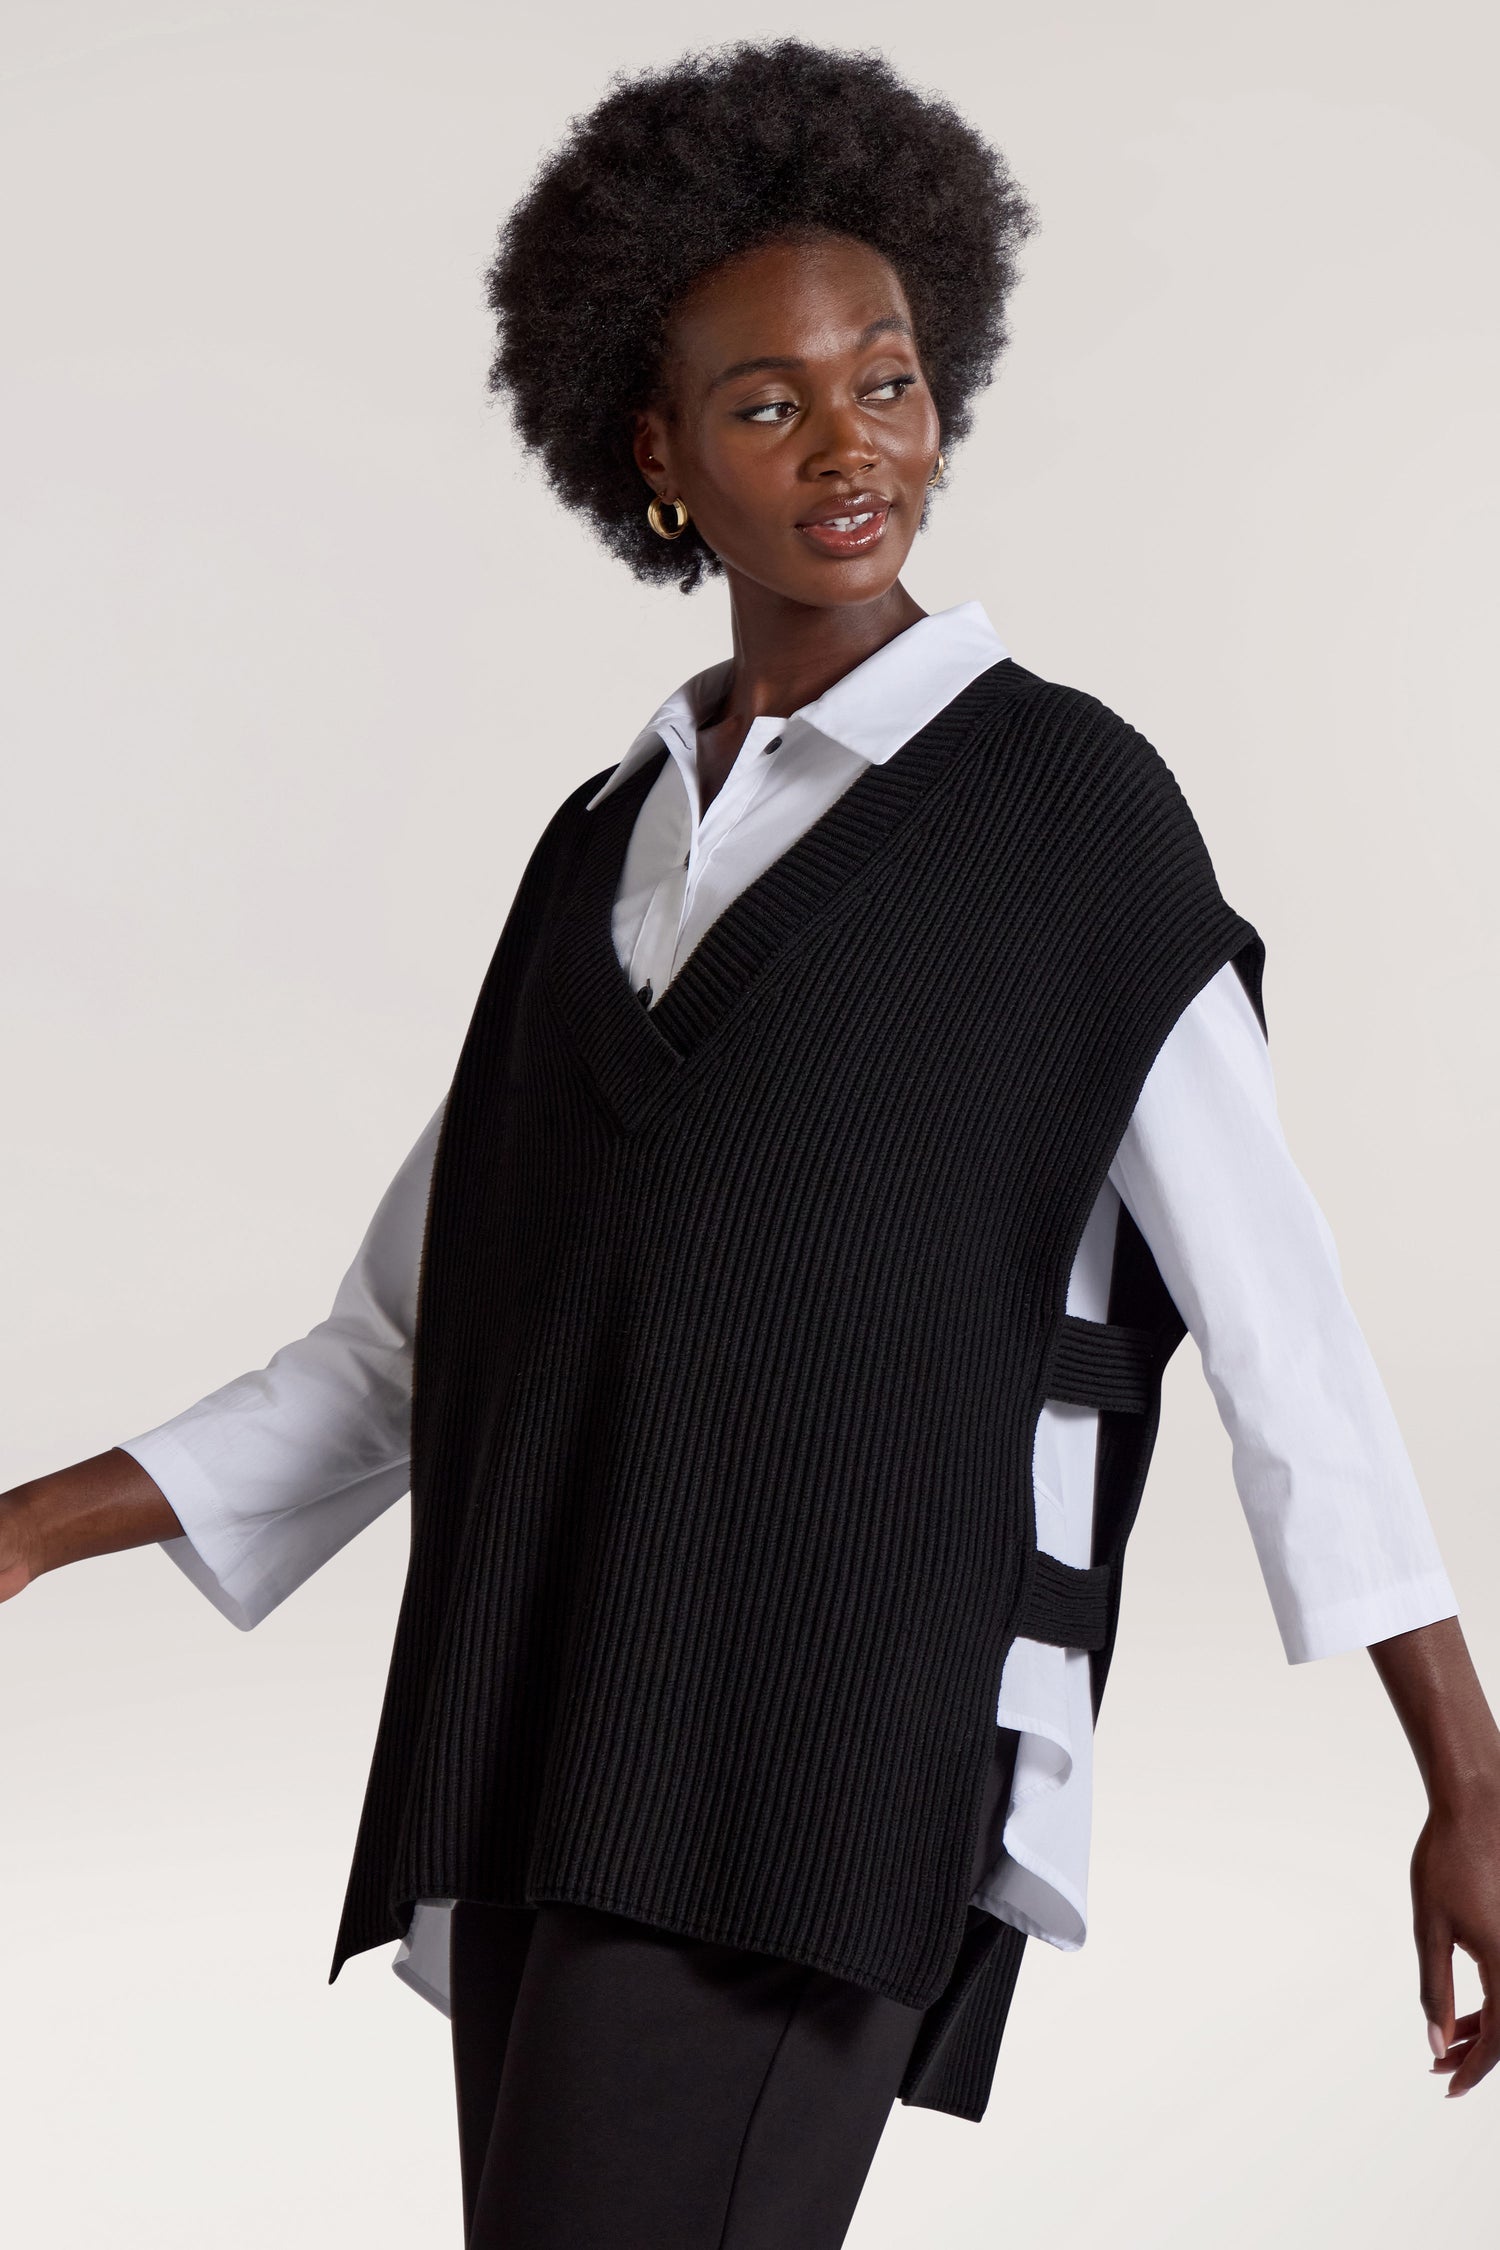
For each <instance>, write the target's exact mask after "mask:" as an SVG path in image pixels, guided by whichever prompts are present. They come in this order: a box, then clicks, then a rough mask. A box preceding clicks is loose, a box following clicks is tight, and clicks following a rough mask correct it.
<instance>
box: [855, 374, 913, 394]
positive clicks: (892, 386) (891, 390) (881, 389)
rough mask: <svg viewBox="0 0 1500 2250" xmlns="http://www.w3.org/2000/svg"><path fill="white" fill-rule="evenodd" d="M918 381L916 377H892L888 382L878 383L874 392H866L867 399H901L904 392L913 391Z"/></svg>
mask: <svg viewBox="0 0 1500 2250" xmlns="http://www.w3.org/2000/svg"><path fill="white" fill-rule="evenodd" d="M916 380H917V378H916V376H915V375H892V376H891V377H890V378H889V380H888V381H886V382H884V383H877V384H876V385H875V388H874V389H873V390H872V391H866V393H865V397H866V398H899V397H900V396H901V393H902V392H903V391H909V390H910V389H911V387H912V385H913V383H915V381H916Z"/></svg>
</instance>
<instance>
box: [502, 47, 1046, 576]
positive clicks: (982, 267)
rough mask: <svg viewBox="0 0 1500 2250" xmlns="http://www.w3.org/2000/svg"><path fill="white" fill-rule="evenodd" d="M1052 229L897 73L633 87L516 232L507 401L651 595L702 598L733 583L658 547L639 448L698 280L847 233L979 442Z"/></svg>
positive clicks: (821, 73)
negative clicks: (1019, 305)
mask: <svg viewBox="0 0 1500 2250" xmlns="http://www.w3.org/2000/svg"><path fill="white" fill-rule="evenodd" d="M1035 225H1036V217H1035V213H1034V212H1033V210H1032V209H1031V206H1030V205H1029V204H1028V203H1027V202H1026V200H1025V198H1024V197H1023V196H1022V194H1021V193H1020V191H1019V189H1018V188H1017V186H1016V184H1015V182H1014V181H1013V179H1012V178H1011V175H1010V173H1009V170H1008V168H1007V166H1006V164H1005V161H1004V158H1003V157H1002V156H1001V155H1000V153H999V151H998V150H996V149H994V148H992V147H990V145H989V144H988V143H987V142H986V141H985V140H983V139H982V138H981V136H980V135H979V134H978V133H977V132H976V131H975V130H974V128H973V127H972V126H971V125H969V124H967V123H966V122H965V121H964V119H963V118H962V117H960V116H959V115H958V113H957V111H956V110H954V109H953V108H952V107H951V105H950V104H949V103H948V102H946V101H944V100H942V99H941V98H939V97H937V96H934V95H931V94H924V93H919V92H917V91H916V90H915V89H914V88H912V87H910V86H908V85H906V84H905V83H904V82H903V81H902V80H901V79H900V78H898V77H897V75H896V73H895V72H894V71H893V70H892V69H891V67H890V65H889V64H888V63H887V62H886V61H885V60H884V58H883V57H881V56H879V55H876V54H862V53H844V52H841V51H837V50H833V49H829V48H824V47H815V46H810V45H808V44H807V43H806V42H804V41H802V40H798V39H778V40H775V41H772V42H767V43H753V42H749V41H739V42H736V43H735V44H734V45H732V46H728V47H723V48H718V49H715V50H713V51H711V52H709V53H706V54H691V55H687V56H685V57H683V58H682V59H681V60H680V61H678V62H676V63H673V64H672V65H670V66H669V67H668V68H665V69H661V70H651V71H646V72H644V73H641V74H639V75H637V76H634V77H630V78H624V77H620V76H617V77H616V78H615V79H614V80H613V81H612V83H611V88H610V91H609V92H608V93H607V94H606V95H605V97H604V98H603V100H601V101H600V102H599V103H598V105H597V106H596V107H595V108H594V109H592V110H591V111H590V112H589V113H588V115H587V116H585V117H581V118H575V119H573V120H572V122H571V125H570V128H569V131H568V133H567V135H566V137H565V138H564V140H563V141H562V142H561V143H560V145H559V146H558V147H557V148H556V149H554V150H553V151H552V152H551V154H550V155H548V156H547V157H545V158H544V159H543V161H542V163H541V165H540V167H539V168H538V170H537V172H536V174H535V175H534V177H533V178H532V180H531V182H530V185H529V186H528V188H527V190H526V193H525V194H524V195H523V197H522V199H521V201H520V202H519V203H518V204H517V205H516V207H515V209H514V210H513V211H512V212H511V214H510V216H509V218H508V219H507V221H506V223H505V225H504V227H503V228H502V230H501V234H500V240H499V246H498V249H497V251H496V255H495V259H494V263H493V264H492V265H491V267H490V268H489V271H488V273H487V275H486V283H487V294H488V299H489V303H490V305H491V307H492V308H493V310H494V312H495V314H496V317H497V325H498V332H499V334H498V345H497V349H496V352H495V357H494V360H493V362H492V364H491V367H490V375H489V381H490V388H491V390H492V391H494V392H496V393H498V394H502V395H504V396H505V397H506V399H507V401H508V403H509V406H510V410H511V414H512V417H513V420H514V422H515V425H516V428H517V431H518V433H519V435H520V437H521V439H522V441H523V443H524V444H525V446H526V447H527V449H528V450H529V451H531V452H533V453H535V454H537V455H539V456H540V459H541V462H542V465H543V467H544V470H545V472H546V475H547V479H548V482H549V483H550V485H551V487H552V489H553V491H554V492H555V493H556V494H557V496H558V498H559V499H560V500H561V501H562V502H563V504H564V505H565V506H567V507H569V508H573V509H576V510H577V511H578V512H579V513H580V514H581V515H583V516H585V517H586V518H587V519H588V521H589V522H590V523H591V524H592V526H593V528H594V530H595V531H596V532H597V533H598V535H599V537H600V538H601V539H602V540H603V542H604V544H605V546H606V547H608V548H609V549H610V551H611V552H612V553H613V554H616V555H618V556H619V557H620V559H621V560H622V561H623V562H626V563H628V564H629V565H630V567H631V569H632V570H633V571H634V572H635V573H636V575H637V576H638V577H641V578H645V579H649V580H654V581H658V582H661V581H667V580H671V579H676V580H677V582H678V584H679V585H680V586H681V587H682V589H683V591H684V592H685V593H686V592H690V591H691V590H692V588H693V587H695V586H696V585H697V584H698V583H699V582H700V580H701V579H702V578H703V577H704V575H705V574H709V573H712V572H715V571H717V570H718V569H719V568H720V567H721V566H720V564H719V560H718V557H717V556H716V555H715V554H714V553H713V551H712V549H711V548H709V547H708V546H707V545H706V543H705V542H704V541H703V539H702V538H701V537H700V535H699V533H698V530H697V527H696V526H695V525H689V527H688V530H687V532H686V533H685V534H684V535H683V536H682V537H681V538H679V539H677V540H674V541H671V542H668V541H666V540H662V539H659V538H657V537H656V535H655V534H654V533H653V532H652V530H651V529H650V526H649V525H648V523H647V521H646V501H647V498H648V497H649V496H648V494H647V492H646V490H645V486H644V483H643V480H642V477H641V473H640V470H639V468H638V467H637V466H636V463H635V460H634V457H633V455H632V451H631V439H632V423H631V417H632V414H633V413H634V412H635V411H636V410H638V409H641V408H644V407H646V406H648V405H649V404H651V403H653V401H654V400H655V399H656V398H657V396H658V394H659V388H660V369H661V364H662V357H663V350H664V341H665V334H666V328H667V323H668V321H669V318H670V316H671V313H672V310H673V308H674V306H675V305H676V304H677V303H678V302H679V301H680V300H681V298H682V297H683V296H684V295H685V294H686V293H687V291H688V290H689V289H690V288H691V286H692V285H693V284H694V283H695V282H696V281H697V280H699V278H700V277H701V276H702V275H704V274H706V273H707V272H709V271H710V270H711V269H712V268H713V267H715V266H718V265H721V264H722V263H723V262H724V261H725V260H726V259H729V258H733V257H737V256H739V255H741V254H743V253H744V252H745V251H747V250H751V249H754V248H755V247H757V246H758V245H759V244H761V243H764V242H768V241H771V240H773V239H775V238H776V237H777V236H784V235H787V234H807V233H821V232H832V233H836V234H844V235H852V236H855V237H857V238H858V239H859V240H860V241H862V242H865V243H868V244H869V245H870V246H871V247H872V248H873V249H875V250H877V251H878V252H879V253H880V255H881V256H882V257H884V258H885V259H886V260H887V261H888V262H889V264H890V265H891V266H892V267H893V268H894V270H895V272H896V273H897V274H898V275H899V277H900V279H901V282H902V285H903V287H904V288H905V291H906V295H907V300H908V302H909V303H910V305H911V308H912V315H913V319H914V321H915V324H916V332H917V344H918V349H919V350H920V352H921V355H922V361H923V366H924V368H925V370H926V374H927V379H928V382H929V384H930V386H931V390H932V394H933V399H934V402H935V404H936V406H937V410H938V417H939V421H940V425H941V428H942V432H943V444H944V446H945V447H951V446H952V445H953V444H955V443H956V441H957V440H958V439H960V438H961V437H962V436H963V435H964V433H965V431H966V430H967V428H968V426H969V421H970V417H971V413H972V405H973V399H974V395H975V393H976V392H977V391H978V390H979V389H981V388H982V386H983V385H985V384H986V383H988V382H989V380H990V377H991V374H992V372H993V368H994V363H995V360H996V358H997V357H998V355H999V353H1000V351H1001V350H1002V349H1003V347H1004V344H1005V341H1006V328H1005V303H1006V298H1007V296H1008V294H1009V292H1010V289H1011V286H1012V284H1013V282H1014V280H1015V278H1016V253H1017V251H1018V249H1019V246H1020V244H1021V243H1022V241H1023V240H1024V239H1025V237H1026V236H1027V235H1028V234H1029V233H1031V232H1032V230H1033V228H1034V227H1035Z"/></svg>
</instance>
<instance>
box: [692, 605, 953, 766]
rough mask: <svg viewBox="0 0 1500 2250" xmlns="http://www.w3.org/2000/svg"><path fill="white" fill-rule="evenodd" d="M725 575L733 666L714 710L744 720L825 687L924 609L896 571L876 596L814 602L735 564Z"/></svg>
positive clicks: (775, 712)
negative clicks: (790, 595)
mask: <svg viewBox="0 0 1500 2250" xmlns="http://www.w3.org/2000/svg"><path fill="white" fill-rule="evenodd" d="M728 576H729V605H730V615H731V621H732V624H733V629H734V671H733V673H732V675H731V677H730V682H729V690H728V693H727V695H726V696H725V699H724V703H723V706H722V708H721V710H720V711H719V712H718V713H716V714H715V716H716V718H717V719H718V720H719V721H720V722H721V723H722V722H724V721H726V720H727V721H730V722H731V723H736V722H737V723H738V724H739V725H740V726H741V727H742V728H743V727H748V726H749V724H750V721H751V720H752V719H759V718H764V717H766V716H767V715H772V716H775V717H778V718H779V717H781V716H783V715H784V714H787V713H789V712H792V711H797V710H800V709H801V707H802V705H803V704H804V703H811V702H813V701H815V700H816V698H817V697H818V696H820V695H825V694H826V693H827V691H828V690H829V688H831V687H832V686H833V685H834V683H835V681H837V680H841V679H842V678H843V677H844V674H845V673H846V672H852V671H853V670H854V667H855V665H856V664H863V662H864V660H865V658H866V657H867V656H873V655H874V654H875V651H876V650H877V649H878V648H884V646H885V644H886V642H887V641H893V640H894V639H895V638H896V635H897V634H898V633H904V632H905V631H906V628H907V626H908V625H915V624H916V622H917V620H918V619H919V618H921V617H925V616H926V614H927V612H926V611H925V610H924V609H923V608H922V607H921V606H920V604H919V603H917V602H914V601H913V600H912V597H911V595H910V594H909V593H908V592H907V591H906V588H905V587H904V586H903V585H902V584H901V582H900V580H899V579H897V581H896V583H895V584H894V585H892V586H890V587H888V588H887V589H886V591H885V593H883V594H880V595H878V596H877V597H876V599H875V600H874V601H871V602H855V603H841V604H835V605H833V606H831V607H829V608H827V609H814V608H812V607H810V606H809V605H808V604H806V603H804V602H795V601H789V600H788V599H787V598H786V596H785V595H783V594H777V593H773V592H772V591H771V589H770V588H769V587H766V586H759V585H756V584H755V583H754V582H753V580H750V579H747V578H741V577H740V576H739V575H738V574H737V573H736V572H734V571H730V572H729V573H728Z"/></svg>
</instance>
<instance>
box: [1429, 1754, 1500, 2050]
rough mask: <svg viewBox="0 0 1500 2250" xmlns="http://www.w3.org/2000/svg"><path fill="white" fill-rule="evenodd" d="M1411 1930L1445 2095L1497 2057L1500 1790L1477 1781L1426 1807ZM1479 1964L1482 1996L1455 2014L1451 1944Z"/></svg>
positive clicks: (1499, 2038)
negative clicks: (1448, 1800) (1452, 1798)
mask: <svg viewBox="0 0 1500 2250" xmlns="http://www.w3.org/2000/svg"><path fill="white" fill-rule="evenodd" d="M1411 1895H1412V1913H1413V1929H1414V1932H1415V1936H1416V1943H1417V1960H1418V1964H1419V1968H1420V1983H1421V1996H1422V2007H1423V2010H1424V2011H1425V2013H1426V2016H1427V2023H1428V2037H1429V2039H1430V2040H1431V2042H1432V2048H1433V2053H1434V2054H1435V2055H1436V2056H1437V2058H1438V2059H1437V2060H1436V2061H1435V2062H1434V2063H1433V2066H1432V2067H1433V2070H1434V2071H1435V2072H1439V2073H1441V2074H1443V2075H1445V2076H1446V2077H1447V2078H1448V2080H1449V2084H1448V2092H1449V2093H1450V2094H1466V2093H1467V2092H1468V2091H1469V2088H1470V2087H1471V2086H1477V2085H1478V2083H1479V2081H1480V2079H1481V2078H1483V2077H1484V2076H1485V2075H1486V2073H1487V2072H1489V2071H1491V2070H1493V2069H1494V2067H1495V2064H1496V2063H1497V2062H1500V1789H1497V1788H1496V1786H1495V1785H1494V1784H1491V1783H1480V1784H1476V1785H1475V1786H1474V1787H1473V1788H1472V1789H1470V1790H1468V1791H1466V1792H1464V1793H1463V1794H1462V1796H1461V1797H1460V1799H1459V1800H1458V1801H1457V1802H1456V1803H1454V1804H1452V1805H1448V1804H1443V1805H1442V1806H1434V1808H1433V1809H1432V1810H1431V1811H1430V1812H1429V1814H1428V1816H1427V1820H1426V1822H1425V1824H1424V1826H1423V1829H1422V1833H1421V1835H1420V1836H1419V1837H1418V1838H1417V1848H1416V1850H1415V1851H1414V1852H1413V1853H1412V1861H1411ZM1455 1946H1459V1947H1461V1949H1462V1950H1463V1951H1464V1952H1465V1953H1467V1954H1468V1955H1469V1956H1470V1958H1471V1959H1472V1960H1473V1961H1474V1962H1475V1964H1476V1965H1477V1967H1478V1970H1479V1983H1480V1988H1481V1990H1482V1992H1483V1995H1484V1998H1483V2002H1482V2004H1481V2006H1480V2007H1479V2008H1478V2009H1476V2010H1475V2012H1474V2013H1473V2014H1472V2015H1466V2016H1455V2015H1454V2012H1453V1948H1454V1947H1455Z"/></svg>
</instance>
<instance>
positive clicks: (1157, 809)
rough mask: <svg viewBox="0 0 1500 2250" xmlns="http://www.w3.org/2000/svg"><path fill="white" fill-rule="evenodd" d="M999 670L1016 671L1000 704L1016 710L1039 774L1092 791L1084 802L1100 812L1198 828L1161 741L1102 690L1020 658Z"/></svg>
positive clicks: (1019, 731)
mask: <svg viewBox="0 0 1500 2250" xmlns="http://www.w3.org/2000/svg"><path fill="white" fill-rule="evenodd" d="M997 672H1002V673H1003V674H1005V675H1008V676H1007V677H1005V678H1004V679H1003V680H1002V681H1001V683H1000V685H1001V703H1000V709H1001V710H1002V711H1004V710H1005V709H1006V708H1008V709H1009V711H1010V712H1011V713H1012V714H1013V720H1014V731H1015V734H1016V736H1017V737H1018V741H1017V747H1018V749H1020V751H1021V754H1022V757H1023V759H1024V761H1025V762H1026V764H1027V765H1028V766H1029V767H1030V768H1031V770H1032V771H1033V773H1034V774H1036V775H1037V777H1038V778H1041V776H1042V775H1043V774H1045V775H1047V776H1048V777H1049V778H1050V779H1051V781H1052V782H1053V784H1054V786H1056V787H1058V788H1061V789H1063V790H1065V791H1066V792H1067V793H1068V794H1069V796H1070V797H1071V796H1072V793H1073V792H1075V791H1078V790H1080V789H1082V790H1084V791H1086V797H1085V799H1084V803H1086V804H1088V805H1090V806H1091V807H1092V809H1093V811H1094V813H1095V815H1096V817H1098V818H1101V819H1126V818H1128V819H1129V821H1130V824H1131V825H1132V826H1133V825H1135V824H1136V822H1138V821H1139V822H1144V823H1146V824H1147V825H1148V826H1150V825H1154V824H1156V823H1159V822H1166V823H1167V824H1168V825H1170V826H1173V827H1176V828H1179V829H1181V830H1183V831H1184V832H1185V833H1191V834H1193V835H1196V834H1197V827H1196V823H1195V821H1194V819H1193V815H1192V812H1191V810H1190V808H1189V806H1188V802H1187V799H1186V797H1185V796H1184V794H1183V791H1182V788H1181V785H1180V784H1179V782H1178V779H1177V776H1176V774H1175V773H1174V772H1173V771H1172V768H1171V767H1170V765H1168V763H1167V761H1166V759H1165V758H1164V757H1163V756H1162V754H1161V752H1160V751H1159V750H1158V749H1157V747H1156V745H1155V743H1154V742H1152V741H1151V740H1150V739H1149V737H1148V736H1147V735H1145V734H1144V733H1143V732H1142V730H1141V729H1140V728H1139V727H1138V726H1136V725H1134V724H1133V722H1132V721H1131V720H1129V719H1127V718H1125V717H1124V716H1123V715H1122V714H1121V713H1120V712H1118V711H1116V710H1115V709H1113V707H1112V706H1111V705H1110V704H1108V703H1106V702H1105V701H1104V699H1103V697H1102V696H1098V695H1094V694H1091V693H1090V692H1089V690H1088V689H1087V688H1081V687H1075V686H1073V685H1072V684H1071V683H1070V682H1068V681H1065V680H1050V679H1046V678H1044V677H1043V676H1042V675H1041V674H1040V673H1037V672H1033V671H1030V670H1028V669H1027V667H1026V666H1025V665H1022V664H1018V663H1016V662H1015V660H1014V658H1011V659H1008V660H1007V663H1006V664H1005V666H1003V667H997ZM1008 731H1009V730H1008ZM1084 803H1080V805H1079V807H1078V810H1079V813H1080V815H1081V814H1082V812H1083V810H1084Z"/></svg>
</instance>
